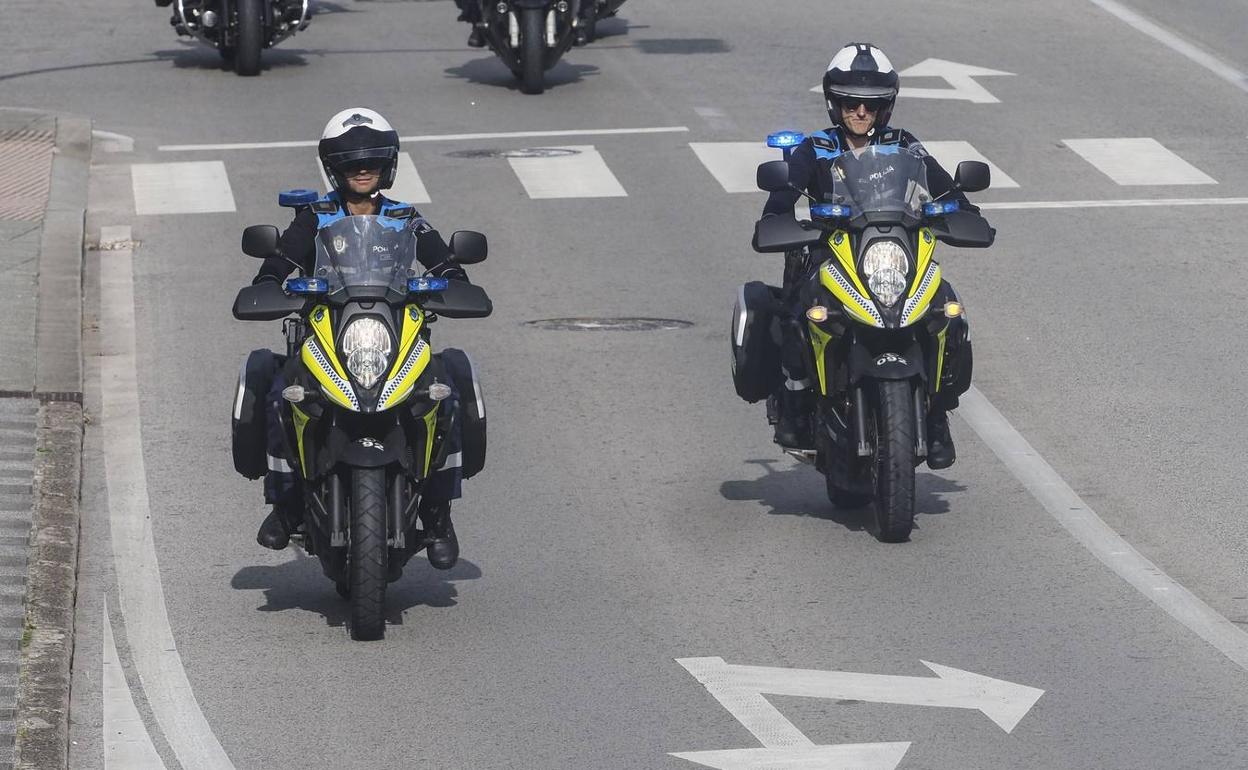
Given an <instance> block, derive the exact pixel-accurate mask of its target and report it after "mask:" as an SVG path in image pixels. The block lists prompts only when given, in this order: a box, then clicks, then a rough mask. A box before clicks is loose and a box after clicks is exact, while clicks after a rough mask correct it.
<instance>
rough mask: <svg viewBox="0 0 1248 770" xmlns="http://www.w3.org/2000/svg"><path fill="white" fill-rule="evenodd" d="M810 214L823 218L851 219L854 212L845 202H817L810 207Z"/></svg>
mask: <svg viewBox="0 0 1248 770" xmlns="http://www.w3.org/2000/svg"><path fill="white" fill-rule="evenodd" d="M810 215H811V216H812V217H820V218H822V219H849V218H850V217H852V216H853V215H854V212H853V209H851V208H850V207H849V206H846V205H845V204H843V203H815V204H812V205H811V207H810Z"/></svg>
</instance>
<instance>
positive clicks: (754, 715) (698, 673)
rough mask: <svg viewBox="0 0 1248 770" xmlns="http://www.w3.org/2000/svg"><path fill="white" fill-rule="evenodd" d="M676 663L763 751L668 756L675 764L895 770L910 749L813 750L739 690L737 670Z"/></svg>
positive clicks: (711, 661)
mask: <svg viewBox="0 0 1248 770" xmlns="http://www.w3.org/2000/svg"><path fill="white" fill-rule="evenodd" d="M676 662H677V663H679V664H680V665H682V666H684V667H685V669H686V670H687V671H688V672H689V673H691V674H693V676H694V678H695V679H697V680H698V681H699V682H701V683H702V684H703V686H705V687H706V689H707V691H708V692H709V693H710V694H711V695H713V696H714V697H715V700H717V701H719V703H720V705H721V706H723V707H724V708H725V709H727V710H728V713H729V714H732V715H733V716H734V717H736V718H737V721H738V722H740V723H741V724H742V726H744V727H745V729H747V730H749V731H750V733H752V734H753V735H754V737H755V738H757V739H758V742H759V743H761V744H763V746H764V748H761V749H729V750H725V751H686V752H680V753H673V754H672V756H673V757H676V758H678V759H685V760H688V761H690V762H693V763H695V764H699V765H702V766H704V767H713V768H717V770H778V769H779V768H786V769H787V768H794V769H795V770H796V769H797V768H810V770H816V769H817V770H896V767H897V765H899V764H901V759H902V757H904V756H905V754H906V751H907V750H909V748H910V744H909V743H851V744H842V745H836V746H816V745H815V743H814V741H812V740H810V739H809V738H807V737H806V736H805V735H804V734H803V733H802V731H801V730H798V729H797V726H796V725H794V724H793V723H792V722H790V721H789V720H788V719H786V718H785V716H784V715H783V714H781V713H780V711H779V710H777V709H776V707H775V706H773V705H771V703H770V702H768V700H767V699H766V698H764V697H763V696H762V694H761V692H760V691H758V690H752V689H750V688H749V687H748V686H744V687H743V686H740V685H739V684H738V682H737V681H736V677H735V674H734V672H733V671H732V670H733V669H737V668H741V667H740V666H729V665H727V664H726V663H724V659H723V658H679V659H677V660H676ZM777 670H784V669H777Z"/></svg>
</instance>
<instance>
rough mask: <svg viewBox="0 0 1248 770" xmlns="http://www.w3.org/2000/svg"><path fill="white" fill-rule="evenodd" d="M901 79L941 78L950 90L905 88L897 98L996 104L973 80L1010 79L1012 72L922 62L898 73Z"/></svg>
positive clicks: (935, 60)
mask: <svg viewBox="0 0 1248 770" xmlns="http://www.w3.org/2000/svg"><path fill="white" fill-rule="evenodd" d="M898 74H899V75H901V76H902V77H903V78H942V79H944V80H945V81H947V82H948V83H949V85H950V86H952V88H906V87H904V86H903V87H902V89H901V94H900V95H901V96H910V97H914V98H917V99H961V100H963V101H968V102H975V103H976V104H997V103H999V102H1000V101H1001V100H1000V99H998V98H997V97H995V96H993V95H992V94H990V93H988V89H987V88H984V87H983V86H981V85H980V84H979V83H976V82H975V78H985V77H1000V76H1004V75H1009V76H1012V75H1013V74H1014V73H1013V72H1002V71H1001V70H990V69H988V68H987V67H976V66H975V65H973V64H958V63H957V62H951V61H945V60H944V59H925V60H923V61H921V62H919V63H918V64H916V65H914V66H913V67H911V68H909V69H907V70H904V71H902V72H900V73H898Z"/></svg>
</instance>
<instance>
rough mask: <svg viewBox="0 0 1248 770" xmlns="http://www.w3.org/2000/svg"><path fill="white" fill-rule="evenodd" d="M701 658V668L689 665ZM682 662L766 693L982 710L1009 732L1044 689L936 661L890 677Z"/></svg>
mask: <svg viewBox="0 0 1248 770" xmlns="http://www.w3.org/2000/svg"><path fill="white" fill-rule="evenodd" d="M693 661H697V662H699V663H700V664H701V665H700V666H698V667H697V670H695V669H694V668H691V667H690V666H689V665H686V664H687V663H688V662H693ZM677 662H678V663H680V664H681V665H684V666H685V668H687V669H689V672H690V673H691V674H693V675H694V676H695V677H697V678H698V681H700V682H702V683H703V684H704V685H706V686H707V688H708V689H710V688H711V687H715V688H731V689H733V690H740V691H744V692H750V693H763V694H767V695H796V696H799V697H805V698H831V699H836V700H861V701H869V702H872V703H897V704H901V705H909V706H942V707H945V708H962V709H974V710H976V711H982V712H983V714H984V716H986V717H988V718H989V719H991V720H992V721H993V722H995V723H996V724H997V725H998V726H999V727H1000V728H1001V729H1002V730H1005V731H1006V732H1007V733H1008V732H1010V731H1012V730H1013V729H1014V728H1015V726H1017V725H1018V723H1019V722H1020V721H1021V720H1022V718H1023V717H1024V716H1026V715H1027V712H1028V711H1030V710H1031V707H1032V706H1034V705H1035V703H1036V701H1038V700H1040V696H1041V695H1044V690H1040V689H1037V688H1035V687H1028V686H1026V685H1021V684H1014V683H1013V682H1006V681H1003V680H1001V679H993V678H992V677H988V676H981V675H980V674H974V673H971V672H970V671H962V670H960V669H956V668H950V667H949V666H942V665H939V664H937V663H928V662H927V661H925V660H924V661H920V662H921V663H922V664H923V665H925V666H927V667H928V668H930V669H931V670H932V671H933V672H934V673H935V674H936V676H937V678H936V679H933V678H931V677H927V676H887V675H882V674H858V673H851V672H847V671H812V670H806V669H798V668H771V667H769V666H737V665H728V664H726V663H724V662H723V659H722V658H692V659H690V658H685V659H683V660H678V661H677Z"/></svg>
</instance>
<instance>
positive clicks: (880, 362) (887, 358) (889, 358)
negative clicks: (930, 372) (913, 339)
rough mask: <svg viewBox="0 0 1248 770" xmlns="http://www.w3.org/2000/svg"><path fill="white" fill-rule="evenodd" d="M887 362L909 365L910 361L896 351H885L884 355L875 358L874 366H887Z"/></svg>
mask: <svg viewBox="0 0 1248 770" xmlns="http://www.w3.org/2000/svg"><path fill="white" fill-rule="evenodd" d="M889 364H901V365H902V366H909V365H910V362H909V361H907V360H906V359H905V358H903V357H901V356H899V355H897V354H896V353H885V354H884V355H882V356H880V357H879V358H877V359H875V365H876V366H888V365H889Z"/></svg>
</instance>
